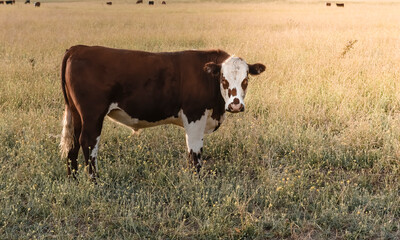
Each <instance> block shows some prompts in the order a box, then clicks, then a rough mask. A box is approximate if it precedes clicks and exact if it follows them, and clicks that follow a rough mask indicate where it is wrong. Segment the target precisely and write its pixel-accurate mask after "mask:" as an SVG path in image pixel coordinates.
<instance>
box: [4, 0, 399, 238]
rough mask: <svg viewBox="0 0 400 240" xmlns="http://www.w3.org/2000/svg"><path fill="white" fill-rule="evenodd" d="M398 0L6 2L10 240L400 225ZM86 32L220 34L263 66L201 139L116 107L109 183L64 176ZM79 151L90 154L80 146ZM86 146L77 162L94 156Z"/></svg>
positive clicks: (353, 234) (295, 234) (378, 233)
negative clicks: (72, 93) (65, 116)
mask: <svg viewBox="0 0 400 240" xmlns="http://www.w3.org/2000/svg"><path fill="white" fill-rule="evenodd" d="M399 12H400V4H399V3H389V2H387V3H384V4H377V3H374V2H361V1H359V2H353V3H346V5H345V7H344V8H337V7H336V6H331V7H326V6H325V2H317V1H315V2H313V1H307V2H300V1H295V2H286V1H285V2H268V1H266V2H256V1H254V2H251V3H244V2H229V1H222V2H203V1H198V2H192V3H190V2H183V1H179V2H175V3H174V2H169V1H167V5H166V6H162V5H161V4H156V5H155V6H148V5H147V4H143V5H136V4H133V3H130V2H128V1H118V2H115V1H114V2H113V5H112V6H107V5H106V4H105V1H104V3H103V2H98V1H96V2H95V1H89V2H45V3H42V6H41V7H40V8H34V7H33V5H24V4H23V2H21V1H17V3H16V5H13V6H6V5H0V26H1V28H0V239H146V238H149V239H282V238H284V239H398V238H400V197H399V194H400V164H399V163H400V161H399V159H400V81H399V79H400V72H399V69H400V68H399V63H400V41H399V40H400V39H399V36H400V28H399V25H398V23H399V22H400V15H399V14H398V13H399ZM76 44H86V45H104V46H108V47H116V48H127V49H139V50H145V51H177V50H185V49H210V48H221V49H223V50H225V51H227V52H229V53H231V54H236V55H238V56H241V57H243V58H244V59H245V60H247V61H248V62H250V63H255V62H261V63H263V64H265V65H266V67H267V69H266V71H265V73H263V74H262V75H260V76H258V77H256V78H251V79H250V81H249V87H248V93H247V96H246V99H245V102H246V104H247V105H246V111H245V112H244V113H240V114H227V119H226V120H225V122H224V123H223V124H222V125H221V127H220V129H219V130H218V131H216V132H215V133H213V134H210V135H208V136H207V137H206V138H205V139H204V152H203V158H204V159H205V160H206V164H205V166H204V167H203V169H202V172H201V173H200V176H198V175H196V174H193V173H191V172H190V171H188V169H187V162H186V157H187V153H186V146H185V139H184V131H183V129H180V128H178V127H175V126H172V125H170V126H161V127H156V128H150V129H145V130H143V131H142V133H141V134H140V135H139V136H132V135H131V131H130V130H128V129H126V128H124V127H122V126H120V125H117V124H115V123H113V122H111V121H109V120H106V121H105V126H104V129H103V132H102V140H101V144H100V151H99V174H100V178H99V179H98V185H94V184H92V183H91V182H90V181H89V180H88V177H87V175H86V173H85V172H84V171H83V167H81V169H80V170H81V171H80V174H79V176H78V179H79V181H77V182H75V181H71V180H70V179H68V178H67V177H66V167H65V162H64V161H63V160H62V159H61V158H60V154H59V148H58V144H59V140H60V133H61V119H62V113H63V110H64V100H63V96H62V93H61V83H60V65H61V61H62V57H63V55H64V52H65V49H67V48H69V47H70V46H72V45H76ZM81 155H82V154H81ZM81 155H80V158H79V160H80V162H79V163H80V164H83V158H82V156H81Z"/></svg>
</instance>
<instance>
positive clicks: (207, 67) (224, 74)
mask: <svg viewBox="0 0 400 240" xmlns="http://www.w3.org/2000/svg"><path fill="white" fill-rule="evenodd" d="M264 70H265V66H264V65H263V64H260V63H257V64H247V63H246V62H245V61H244V60H243V59H241V58H239V57H236V56H234V55H233V56H232V55H229V54H228V53H226V52H225V51H222V50H205V51H200V50H188V51H181V52H161V53H151V52H144V51H134V50H123V49H113V48H106V47H101V46H84V45H77V46H73V47H71V48H70V49H68V50H67V52H66V53H65V56H64V59H63V61H62V67H61V86H62V92H63V95H64V100H65V111H64V117H63V130H62V134H61V141H60V148H61V154H62V157H63V158H67V174H68V176H71V174H72V177H74V178H75V173H76V171H77V170H78V164H77V157H78V152H79V149H80V148H81V147H82V150H83V154H84V158H85V165H86V170H87V172H88V174H89V176H90V177H91V178H92V179H93V180H95V179H96V176H97V155H98V150H99V142H100V134H101V130H102V126H103V121H104V118H105V117H106V116H107V117H109V118H110V119H111V120H113V121H116V122H118V123H120V124H122V125H125V126H127V127H129V128H131V129H132V130H133V133H135V132H136V131H138V130H139V129H142V128H148V127H154V126H158V125H163V124H174V125H177V126H180V127H183V128H184V129H185V132H186V145H187V151H188V154H189V157H188V158H189V166H190V167H191V168H192V169H193V170H195V171H197V172H199V171H200V169H201V166H202V161H201V153H202V151H203V137H204V134H208V133H211V132H213V131H215V130H217V129H218V128H219V126H220V125H221V123H222V122H223V121H224V119H225V112H231V113H238V112H242V111H244V109H245V104H244V101H243V100H244V98H245V95H246V90H247V85H248V81H249V74H250V75H258V74H260V73H262V72H263V71H264Z"/></svg>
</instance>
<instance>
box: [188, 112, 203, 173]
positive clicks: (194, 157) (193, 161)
mask: <svg viewBox="0 0 400 240" xmlns="http://www.w3.org/2000/svg"><path fill="white" fill-rule="evenodd" d="M205 126H206V118H205V116H203V117H202V118H201V119H200V120H197V121H195V122H192V123H190V124H185V130H186V145H187V148H188V152H189V159H188V161H189V167H191V168H194V169H196V171H197V173H199V172H200V169H201V166H202V161H201V153H202V151H203V137H204V129H205Z"/></svg>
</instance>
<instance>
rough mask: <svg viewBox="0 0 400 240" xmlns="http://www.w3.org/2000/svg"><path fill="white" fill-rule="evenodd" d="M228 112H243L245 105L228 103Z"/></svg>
mask: <svg viewBox="0 0 400 240" xmlns="http://www.w3.org/2000/svg"><path fill="white" fill-rule="evenodd" d="M227 111H228V112H231V113H238V112H243V111H244V105H243V104H241V103H239V104H235V103H231V104H229V105H228V109H227Z"/></svg>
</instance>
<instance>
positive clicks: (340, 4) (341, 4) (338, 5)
mask: <svg viewBox="0 0 400 240" xmlns="http://www.w3.org/2000/svg"><path fill="white" fill-rule="evenodd" d="M336 7H344V3H336Z"/></svg>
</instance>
